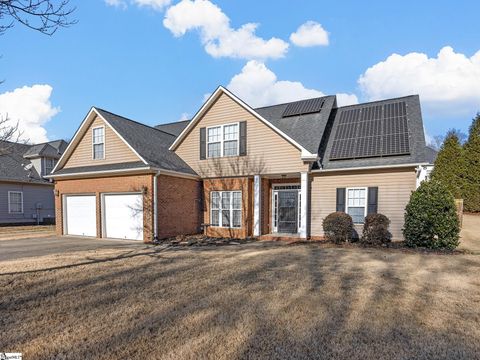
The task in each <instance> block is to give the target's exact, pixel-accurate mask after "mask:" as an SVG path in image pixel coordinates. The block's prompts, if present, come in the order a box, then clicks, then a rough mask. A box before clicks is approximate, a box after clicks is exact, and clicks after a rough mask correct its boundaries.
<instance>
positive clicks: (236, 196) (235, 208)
mask: <svg viewBox="0 0 480 360" xmlns="http://www.w3.org/2000/svg"><path fill="white" fill-rule="evenodd" d="M210 199H211V212H210V224H211V225H212V226H219V227H228V228H240V227H241V226H242V225H241V224H242V192H241V191H212V192H211V193H210Z"/></svg>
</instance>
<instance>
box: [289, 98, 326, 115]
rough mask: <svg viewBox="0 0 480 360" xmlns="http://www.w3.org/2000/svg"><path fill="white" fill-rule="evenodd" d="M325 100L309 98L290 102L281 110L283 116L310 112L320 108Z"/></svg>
mask: <svg viewBox="0 0 480 360" xmlns="http://www.w3.org/2000/svg"><path fill="white" fill-rule="evenodd" d="M324 103H325V100H324V99H323V98H316V99H309V100H301V101H296V102H294V103H290V104H288V105H287V107H286V108H285V111H284V112H283V117H287V116H298V115H304V114H312V113H316V112H319V111H321V110H322V107H323V104H324Z"/></svg>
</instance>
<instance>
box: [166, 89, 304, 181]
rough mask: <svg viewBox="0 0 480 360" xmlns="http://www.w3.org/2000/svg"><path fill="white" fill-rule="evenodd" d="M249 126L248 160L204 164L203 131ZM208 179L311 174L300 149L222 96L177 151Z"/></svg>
mask: <svg viewBox="0 0 480 360" xmlns="http://www.w3.org/2000/svg"><path fill="white" fill-rule="evenodd" d="M240 121H246V122H247V156H234V157H224V158H216V159H206V160H200V128H202V127H210V126H218V125H225V124H230V123H235V122H240ZM175 152H176V154H177V155H179V156H180V157H181V158H182V159H183V160H184V161H185V162H186V163H187V164H188V165H189V166H190V167H191V168H192V169H193V170H195V171H196V172H197V173H198V174H200V175H201V176H204V177H223V176H241V175H254V174H287V173H292V172H294V173H299V172H302V171H307V170H308V165H306V164H305V163H304V162H303V161H302V160H301V150H299V149H298V148H296V147H295V146H294V145H292V144H291V143H290V142H288V141H287V140H286V139H284V138H283V137H282V136H281V135H279V134H278V133H277V132H275V131H274V130H272V129H271V128H270V127H268V126H267V125H265V124H264V123H263V122H262V121H261V120H259V119H257V118H256V117H255V116H253V115H252V114H250V113H249V112H248V111H247V110H245V109H244V108H242V107H241V106H240V105H239V104H237V103H236V102H235V101H234V100H232V99H231V98H230V97H229V96H228V95H225V94H222V95H221V96H220V97H219V98H218V99H217V101H216V102H214V103H213V105H212V106H211V107H210V109H209V110H208V111H207V112H206V113H205V114H204V115H203V117H202V118H201V119H200V120H199V122H198V123H197V124H196V125H195V127H194V128H193V129H192V130H191V131H190V133H189V134H188V135H187V136H186V137H185V139H183V141H182V142H181V143H180V145H179V146H178V147H177V149H176V150H175Z"/></svg>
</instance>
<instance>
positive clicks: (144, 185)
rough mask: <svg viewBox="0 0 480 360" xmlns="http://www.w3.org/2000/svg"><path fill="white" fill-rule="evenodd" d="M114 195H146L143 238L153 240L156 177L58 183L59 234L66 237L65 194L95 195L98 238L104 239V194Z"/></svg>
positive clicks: (76, 180)
mask: <svg viewBox="0 0 480 360" xmlns="http://www.w3.org/2000/svg"><path fill="white" fill-rule="evenodd" d="M114 192H143V194H144V195H143V207H144V214H143V225H144V229H143V239H144V242H149V241H151V240H152V239H153V211H152V210H153V201H152V199H153V175H150V174H147V175H131V176H115V177H113V176H112V177H99V178H93V179H71V180H57V181H55V211H56V219H57V222H56V231H57V234H58V235H62V234H63V223H64V219H63V195H75V194H92V195H93V194H95V195H96V210H97V237H102V230H101V229H102V215H101V194H102V193H114Z"/></svg>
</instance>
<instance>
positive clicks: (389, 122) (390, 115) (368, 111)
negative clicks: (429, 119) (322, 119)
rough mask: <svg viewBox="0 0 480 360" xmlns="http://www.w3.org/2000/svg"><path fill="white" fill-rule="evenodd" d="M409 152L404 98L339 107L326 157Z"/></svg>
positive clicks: (365, 156) (338, 158)
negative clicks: (330, 146) (330, 148)
mask: <svg viewBox="0 0 480 360" xmlns="http://www.w3.org/2000/svg"><path fill="white" fill-rule="evenodd" d="M409 153H410V144H409V140H408V125H407V105H406V103H405V102H404V101H401V102H394V103H389V104H383V105H370V106H364V107H357V108H353V109H348V110H342V112H341V113H340V118H339V121H338V125H337V129H336V132H335V135H334V139H333V146H332V150H331V152H330V160H340V159H357V158H367V157H382V156H391V155H405V154H409Z"/></svg>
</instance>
